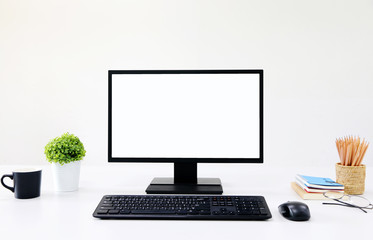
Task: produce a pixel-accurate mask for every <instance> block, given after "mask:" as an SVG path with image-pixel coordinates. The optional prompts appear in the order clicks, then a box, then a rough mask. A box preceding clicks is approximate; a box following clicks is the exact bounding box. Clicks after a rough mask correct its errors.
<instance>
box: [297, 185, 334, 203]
mask: <svg viewBox="0 0 373 240" xmlns="http://www.w3.org/2000/svg"><path fill="white" fill-rule="evenodd" d="M291 188H292V189H293V190H294V191H295V192H296V193H297V194H298V195H299V196H300V197H301V198H302V199H304V200H331V199H329V198H327V197H324V195H323V194H322V193H309V192H306V191H305V190H303V189H302V188H301V187H300V186H299V185H298V184H297V183H295V182H291Z"/></svg>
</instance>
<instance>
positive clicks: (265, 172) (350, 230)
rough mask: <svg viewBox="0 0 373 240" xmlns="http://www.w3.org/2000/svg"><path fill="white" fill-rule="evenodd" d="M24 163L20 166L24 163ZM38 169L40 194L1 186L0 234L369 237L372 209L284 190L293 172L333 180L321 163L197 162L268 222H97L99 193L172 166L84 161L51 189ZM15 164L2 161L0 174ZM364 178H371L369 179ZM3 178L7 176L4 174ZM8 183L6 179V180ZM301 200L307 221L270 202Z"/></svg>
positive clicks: (139, 184)
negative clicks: (258, 202) (256, 202)
mask: <svg viewBox="0 0 373 240" xmlns="http://www.w3.org/2000/svg"><path fill="white" fill-rule="evenodd" d="M23 167H24V166H23ZM41 167H42V169H43V177H42V193H41V197H39V198H35V199H28V200H19V199H15V198H14V195H13V193H12V192H10V191H9V190H7V189H5V188H3V187H2V186H1V188H0V239H6V238H5V237H9V238H10V237H11V238H12V239H114V238H115V237H118V238H120V239H180V240H182V239H188V240H190V239H214V240H218V239H224V240H227V239H239V238H244V239H257V238H262V239H338V240H341V239H349V240H351V239H372V236H373V232H372V231H371V228H372V227H373V212H372V211H369V210H368V213H363V212H362V211H360V210H359V209H351V208H348V207H340V206H326V205H322V201H321V200H302V199H300V198H299V197H298V195H296V193H295V192H293V190H292V189H291V188H290V182H291V181H293V179H294V176H295V174H297V173H302V174H309V175H315V176H329V177H332V178H334V177H335V175H334V166H333V164H330V166H329V165H325V167H324V168H309V167H303V168H302V167H298V168H295V167H291V168H289V167H287V168H281V167H278V166H277V167H275V166H267V165H266V164H264V165H263V164H220V165H219V164H200V165H199V176H200V177H220V178H221V180H222V182H223V188H224V194H225V195H262V196H264V197H265V198H266V200H267V203H268V205H269V208H270V210H271V213H272V219H270V220H267V221H169V220H157V221H154V220H153V221H150V220H100V219H96V218H93V217H92V213H93V211H94V209H95V208H96V206H97V204H98V203H99V201H100V199H101V198H102V196H103V195H105V194H145V192H144V190H145V188H146V187H147V185H148V184H149V182H150V181H151V180H152V178H153V177H168V176H170V175H171V174H172V165H171V164H115V163H111V164H109V163H107V164H103V165H100V166H89V165H87V164H85V163H84V162H83V164H82V169H81V178H80V188H79V191H76V192H69V193H57V192H54V189H53V182H52V181H53V180H52V175H51V169H50V166H48V165H43V166H41ZM16 168H19V166H1V168H0V174H1V175H3V174H6V173H11V171H12V170H14V169H16ZM372 170H373V169H372V168H369V167H368V169H367V179H366V192H365V194H364V196H365V197H367V198H368V199H370V200H373V181H372V180H373V177H372V175H373V171H372ZM369 177H370V178H369ZM7 180H9V179H7ZM6 182H7V183H8V184H10V180H9V181H6ZM288 200H297V201H303V202H305V203H306V204H308V206H309V208H310V210H311V219H310V221H308V222H292V221H288V220H286V219H284V218H283V217H282V216H281V215H280V214H279V212H278V209H277V207H278V206H279V205H280V204H281V203H283V202H286V201H288Z"/></svg>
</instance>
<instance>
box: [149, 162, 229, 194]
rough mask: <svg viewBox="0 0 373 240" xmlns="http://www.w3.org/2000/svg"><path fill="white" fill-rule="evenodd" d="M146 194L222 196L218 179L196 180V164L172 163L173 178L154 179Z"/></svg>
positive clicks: (221, 188)
mask: <svg viewBox="0 0 373 240" xmlns="http://www.w3.org/2000/svg"><path fill="white" fill-rule="evenodd" d="M146 193H148V194H222V193H223V187H222V186H221V181H220V179H219V178H197V163H174V178H154V179H153V181H152V182H151V183H150V185H149V187H148V188H147V189H146Z"/></svg>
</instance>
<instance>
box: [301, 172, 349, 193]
mask: <svg viewBox="0 0 373 240" xmlns="http://www.w3.org/2000/svg"><path fill="white" fill-rule="evenodd" d="M296 179H298V180H299V181H301V182H302V183H303V184H305V185H306V186H308V187H312V188H319V189H330V190H342V189H344V186H343V185H342V184H339V183H336V182H335V181H333V180H332V179H330V178H323V177H312V176H305V175H300V174H298V175H297V176H296Z"/></svg>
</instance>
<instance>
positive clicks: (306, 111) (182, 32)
mask: <svg viewBox="0 0 373 240" xmlns="http://www.w3.org/2000/svg"><path fill="white" fill-rule="evenodd" d="M222 68H223V69H237V68H238V69H240V68H244V69H247V68H248V69H250V68H253V69H254V68H260V69H264V73H265V75H264V80H265V163H266V164H273V165H281V164H284V165H290V164H294V165H295V164H298V165H300V164H301V165H311V164H312V165H320V166H323V165H326V164H327V165H331V164H333V163H334V162H336V161H337V154H336V149H335V145H334V141H335V139H336V137H342V136H344V135H347V134H353V135H359V136H361V137H365V138H366V139H367V140H368V141H370V142H373V109H372V105H373V0H354V1H352V0H333V1H332V0H314V1H307V0H282V1H278V0H250V1H248V0H242V1H238V0H229V1H228V0H227V1H218V0H209V1H208V0H188V1H177V0H162V1H160V0H158V1H157V0H150V1H144V0H116V1H114V0H101V1H99V0H65V1H60V0H33V1H29V0H0V164H45V157H44V153H43V152H44V146H45V144H46V143H47V142H48V141H49V139H51V138H53V137H56V136H59V135H61V134H62V133H64V132H67V131H68V132H70V133H74V134H76V135H77V136H79V137H80V139H81V140H82V141H83V143H84V144H85V147H86V150H87V155H86V158H85V163H86V164H106V162H107V70H109V69H222ZM371 148H373V146H371ZM372 151H373V150H372V149H370V151H369V150H368V153H367V156H366V159H365V162H366V163H368V164H369V163H370V164H372V163H373V161H372V158H373V153H372Z"/></svg>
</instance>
